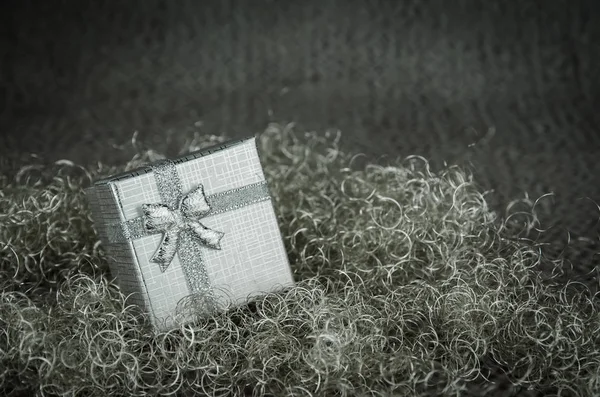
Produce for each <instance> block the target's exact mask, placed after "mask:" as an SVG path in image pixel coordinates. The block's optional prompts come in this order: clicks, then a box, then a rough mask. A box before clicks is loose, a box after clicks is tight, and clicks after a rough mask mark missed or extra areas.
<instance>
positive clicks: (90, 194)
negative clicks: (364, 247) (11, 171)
mask: <svg viewBox="0 0 600 397" xmlns="http://www.w3.org/2000/svg"><path fill="white" fill-rule="evenodd" d="M86 196H87V198H88V201H89V203H90V208H91V211H92V217H93V219H94V223H95V228H96V230H97V232H98V234H99V237H100V239H101V241H102V244H103V245H104V247H105V250H106V252H107V254H108V257H109V258H110V261H109V265H110V271H111V274H112V276H113V277H114V279H115V280H116V282H117V284H118V285H119V287H120V288H121V291H122V292H123V293H124V294H125V295H127V296H128V303H134V304H137V305H139V306H141V307H142V308H143V310H145V311H146V312H148V313H150V314H151V316H150V318H151V319H152V324H153V326H154V327H155V329H157V330H159V331H163V330H168V329H171V328H173V327H174V326H177V325H178V324H180V323H182V322H187V321H190V320H191V319H193V318H195V317H196V316H202V315H205V314H206V313H207V312H210V311H212V310H223V309H225V308H227V307H230V306H232V305H237V304H240V303H243V302H246V301H247V300H248V299H251V298H252V297H255V296H259V295H262V294H265V293H269V292H276V291H278V290H281V289H284V288H286V287H290V286H292V285H293V283H294V281H293V276H292V272H291V270H290V266H289V261H288V257H287V254H286V251H285V248H284V245H283V241H282V238H281V234H280V231H279V226H278V224H277V219H276V216H275V212H274V210H273V206H272V203H271V199H270V195H269V191H268V188H267V185H266V181H265V176H264V173H263V170H262V166H261V163H260V159H259V156H258V152H257V148H256V143H255V139H254V137H252V138H247V139H243V140H239V141H234V142H230V143H226V144H221V145H218V146H215V147H211V148H207V149H204V150H201V151H198V152H195V153H191V154H188V155H186V156H184V157H181V158H178V159H174V160H172V161H171V160H167V161H160V162H157V163H152V164H149V165H147V166H144V167H141V168H138V169H136V170H133V171H130V172H125V173H123V174H119V175H115V176H112V177H109V178H106V179H103V180H99V181H97V182H95V183H94V184H93V186H92V187H90V188H88V189H86Z"/></svg>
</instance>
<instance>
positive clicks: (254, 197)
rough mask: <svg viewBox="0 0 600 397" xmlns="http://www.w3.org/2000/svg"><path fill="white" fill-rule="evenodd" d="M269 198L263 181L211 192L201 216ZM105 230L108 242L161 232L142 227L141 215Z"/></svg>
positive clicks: (133, 238)
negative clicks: (207, 206) (206, 207)
mask: <svg viewBox="0 0 600 397" xmlns="http://www.w3.org/2000/svg"><path fill="white" fill-rule="evenodd" d="M270 198H271V196H270V194H269V189H268V187H267V183H266V182H265V181H262V182H258V183H253V184H250V185H246V186H243V187H240V188H236V189H231V190H227V191H225V192H221V193H216V194H212V195H210V196H207V197H206V201H207V202H208V204H209V206H210V210H209V211H208V212H207V213H206V214H205V215H204V216H203V218H206V217H208V216H212V215H217V214H220V213H223V212H227V211H231V210H235V209H238V208H242V207H245V206H247V205H252V204H254V203H258V202H260V201H265V200H269V199H270ZM107 232H108V233H107V234H108V241H109V242H110V243H117V242H123V241H127V240H137V239H139V238H142V237H145V236H151V235H154V234H159V233H161V232H160V231H154V232H150V231H148V230H146V228H145V227H144V218H143V217H141V216H140V217H137V218H134V219H130V220H128V221H125V222H122V223H116V224H110V225H108V226H107Z"/></svg>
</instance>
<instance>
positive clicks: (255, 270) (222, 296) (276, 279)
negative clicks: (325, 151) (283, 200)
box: [205, 200, 294, 306]
mask: <svg viewBox="0 0 600 397" xmlns="http://www.w3.org/2000/svg"><path fill="white" fill-rule="evenodd" d="M205 225H206V226H208V227H211V228H219V230H221V231H223V232H224V233H225V236H224V237H223V239H222V240H221V246H222V250H220V251H217V250H206V251H205V259H206V266H207V271H208V273H209V277H210V279H211V282H212V285H213V288H214V291H215V295H216V296H217V298H218V300H219V302H220V304H221V305H224V306H228V305H237V304H240V303H244V302H245V301H247V300H248V299H249V298H252V297H255V296H260V295H262V294H264V293H270V292H276V291H279V290H281V289H284V288H287V287H290V286H293V285H294V279H293V276H292V272H291V269H290V266H289V259H288V257H287V252H286V251H285V247H284V245H283V241H282V239H281V233H280V231H279V225H278V224H277V218H276V217H275V213H274V211H273V205H272V203H271V200H265V201H262V202H259V203H255V204H252V205H250V206H247V207H243V208H239V209H236V210H232V211H228V212H225V213H221V214H218V215H216V216H213V217H209V218H207V219H206V221H205Z"/></svg>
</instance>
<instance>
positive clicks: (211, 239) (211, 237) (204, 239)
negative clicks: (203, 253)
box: [189, 222, 225, 250]
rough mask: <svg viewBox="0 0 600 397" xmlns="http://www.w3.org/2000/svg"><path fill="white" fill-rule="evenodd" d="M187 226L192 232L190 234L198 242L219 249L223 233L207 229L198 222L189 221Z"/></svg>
mask: <svg viewBox="0 0 600 397" xmlns="http://www.w3.org/2000/svg"><path fill="white" fill-rule="evenodd" d="M189 226H190V229H191V230H192V232H193V233H191V234H192V236H194V238H195V239H196V240H198V241H200V243H202V244H203V245H206V246H207V247H210V248H214V249H217V250H220V249H221V239H222V238H223V236H224V235H225V233H223V232H218V231H216V230H212V229H209V228H207V227H206V226H204V225H203V224H201V223H200V222H190V223H189Z"/></svg>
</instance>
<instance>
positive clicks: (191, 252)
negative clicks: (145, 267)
mask: <svg viewBox="0 0 600 397" xmlns="http://www.w3.org/2000/svg"><path fill="white" fill-rule="evenodd" d="M151 167H152V171H153V173H154V178H155V180H156V184H157V186H158V191H159V194H160V197H161V201H162V202H161V203H154V204H143V205H142V213H143V215H142V216H140V217H138V218H135V219H131V220H128V221H125V222H121V223H118V224H113V225H109V226H108V240H109V242H122V241H127V240H135V239H138V238H141V237H144V236H149V235H153V234H158V233H161V234H163V239H162V241H161V243H160V245H159V247H158V249H157V250H156V252H155V254H154V255H153V256H152V258H151V259H150V261H151V262H154V263H157V264H158V265H159V266H160V269H161V271H162V272H164V271H165V270H166V269H167V268H168V267H169V265H170V264H171V262H172V260H173V258H174V257H175V254H177V255H178V256H179V262H180V263H181V267H182V270H183V273H184V276H185V279H186V282H187V284H188V289H189V291H190V292H191V293H192V294H201V295H202V296H204V297H206V298H209V300H210V302H212V304H213V306H214V303H215V300H214V293H213V290H212V286H211V283H210V280H209V278H208V274H207V272H206V267H205V265H204V261H203V258H202V257H203V253H202V250H203V247H209V248H212V249H221V245H220V242H221V239H222V238H223V236H224V233H223V232H220V231H217V230H212V229H210V228H208V227H206V226H204V225H203V224H202V223H200V221H199V219H200V218H203V217H207V216H210V215H215V214H218V213H222V212H227V211H231V210H234V209H237V208H241V207H244V206H247V205H251V204H254V203H257V202H259V201H264V200H269V199H270V198H271V197H270V195H269V191H268V188H267V185H266V182H264V181H263V182H259V183H255V184H251V185H246V186H243V187H241V188H237V189H232V190H228V191H225V192H221V193H217V194H213V195H211V196H206V195H205V193H204V187H203V185H201V184H200V185H199V186H198V187H196V188H195V189H192V191H190V192H189V193H187V194H186V195H184V194H183V192H182V184H181V181H180V179H179V175H178V174H177V170H176V168H175V163H173V162H172V161H170V160H162V161H160V162H157V163H154V164H153V165H152V166H151Z"/></svg>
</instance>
